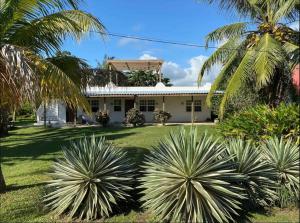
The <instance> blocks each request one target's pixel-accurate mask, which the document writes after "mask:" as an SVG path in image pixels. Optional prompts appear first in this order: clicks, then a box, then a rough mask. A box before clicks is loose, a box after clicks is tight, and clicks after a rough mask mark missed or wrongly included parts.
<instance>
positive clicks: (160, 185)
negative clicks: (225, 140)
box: [141, 129, 243, 222]
mask: <svg viewBox="0 0 300 223" xmlns="http://www.w3.org/2000/svg"><path fill="white" fill-rule="evenodd" d="M224 151H225V148H224V147H223V146H222V145H218V141H216V140H213V138H212V137H208V136H207V135H203V136H201V137H200V138H198V137H197V132H196V130H195V129H191V131H190V132H188V131H185V130H184V129H182V130H181V131H180V132H179V133H174V132H173V133H171V134H170V136H169V137H168V138H166V139H164V140H163V141H161V142H160V143H159V145H158V146H157V147H155V148H154V149H153V150H151V153H150V155H148V156H147V157H146V161H145V163H144V168H145V170H144V174H145V175H144V176H143V177H142V178H141V182H142V186H141V187H142V188H144V191H143V194H144V195H143V197H142V201H144V204H143V206H144V207H145V208H148V209H149V210H150V211H151V212H153V213H154V214H155V216H157V217H158V220H159V221H162V220H170V221H171V222H181V221H185V222H227V221H230V220H233V218H234V217H235V216H237V215H238V213H237V212H238V211H237V209H239V205H240V202H239V200H240V199H242V198H243V196H242V195H240V194H241V190H240V189H239V188H238V187H236V186H233V185H232V184H231V183H230V182H232V181H237V180H239V179H240V178H241V176H239V175H238V174H234V173H233V170H232V169H231V167H230V164H229V162H228V161H229V159H230V158H229V157H225V156H224V157H221V156H220V154H222V153H224Z"/></svg>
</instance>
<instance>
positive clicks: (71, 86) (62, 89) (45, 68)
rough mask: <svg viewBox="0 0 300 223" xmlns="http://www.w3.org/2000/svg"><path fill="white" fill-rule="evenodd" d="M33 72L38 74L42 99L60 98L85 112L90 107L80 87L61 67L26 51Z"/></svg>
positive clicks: (88, 111)
mask: <svg viewBox="0 0 300 223" xmlns="http://www.w3.org/2000/svg"><path fill="white" fill-rule="evenodd" d="M26 56H27V58H29V60H30V61H31V63H32V65H33V67H34V68H35V72H37V73H38V74H39V90H38V92H39V95H40V97H41V98H43V100H46V101H49V100H51V99H54V100H56V99H61V100H62V101H64V102H66V103H68V104H69V105H71V106H72V107H81V108H83V109H84V110H85V111H86V112H87V113H91V108H90V106H89V104H88V102H87V100H86V98H85V97H84V96H83V94H82V92H81V91H80V88H78V87H77V86H76V84H75V83H74V82H73V81H72V80H71V79H70V78H69V77H68V75H67V74H65V73H64V72H63V71H62V70H61V69H59V68H58V67H57V66H55V65H54V64H53V63H50V62H49V61H47V60H46V59H43V58H41V57H39V56H37V55H35V54H32V53H31V52H29V51H27V52H26Z"/></svg>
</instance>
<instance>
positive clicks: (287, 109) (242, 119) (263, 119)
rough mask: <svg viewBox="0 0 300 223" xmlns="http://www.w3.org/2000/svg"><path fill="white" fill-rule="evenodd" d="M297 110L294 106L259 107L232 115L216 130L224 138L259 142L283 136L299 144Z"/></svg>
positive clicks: (299, 129) (299, 132)
mask: <svg viewBox="0 0 300 223" xmlns="http://www.w3.org/2000/svg"><path fill="white" fill-rule="evenodd" d="M299 109H300V106H299V105H295V104H289V105H286V104H280V105H279V106H278V107H276V108H270V107H268V106H267V105H259V106H255V107H253V108H250V109H247V110H244V111H241V112H240V113H237V114H235V115H232V116H231V117H229V118H227V119H226V120H224V121H223V122H221V123H220V124H219V125H218V126H217V129H218V130H219V133H220V134H222V135H223V136H225V137H238V138H243V139H252V140H255V141H260V140H263V139H269V138H271V137H272V136H277V137H281V136H284V137H285V138H292V139H294V140H297V141H298V142H300V117H299Z"/></svg>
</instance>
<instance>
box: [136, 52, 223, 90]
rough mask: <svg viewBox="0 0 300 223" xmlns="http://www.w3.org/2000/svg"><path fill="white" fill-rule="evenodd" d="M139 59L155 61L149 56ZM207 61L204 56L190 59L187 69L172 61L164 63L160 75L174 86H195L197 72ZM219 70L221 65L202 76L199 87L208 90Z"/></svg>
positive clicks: (145, 55)
mask: <svg viewBox="0 0 300 223" xmlns="http://www.w3.org/2000/svg"><path fill="white" fill-rule="evenodd" d="M139 59H157V57H155V56H152V55H150V54H143V55H142V56H141V57H140V58H139ZM206 59H207V57H206V56H203V55H200V56H197V57H192V58H191V59H190V60H189V62H188V64H189V66H188V67H181V66H180V65H179V64H177V63H174V62H172V61H165V62H164V64H163V66H162V73H163V74H164V75H165V77H168V78H170V79H171V83H172V84H173V85H175V86H196V85H197V79H198V74H199V71H200V69H201V67H202V65H203V63H204V61H205V60H206ZM220 69H221V65H215V66H213V67H212V69H210V71H209V72H208V73H207V74H205V75H204V77H203V81H202V84H201V86H203V87H205V88H210V86H211V83H212V82H213V81H214V80H215V78H216V76H217V74H218V73H219V71H220Z"/></svg>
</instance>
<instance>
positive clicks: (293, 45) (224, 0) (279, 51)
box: [198, 0, 299, 117]
mask: <svg viewBox="0 0 300 223" xmlns="http://www.w3.org/2000/svg"><path fill="white" fill-rule="evenodd" d="M208 1H209V2H217V3H219V4H220V6H221V7H223V8H226V9H233V10H235V11H237V12H238V13H240V15H242V16H244V17H245V18H247V19H248V20H250V22H238V23H233V24H229V25H225V26H223V27H220V28H218V29H216V30H215V31H213V32H211V33H209V34H208V35H207V36H206V45H207V46H208V44H211V43H216V42H220V41H225V42H224V44H222V45H221V46H220V47H219V48H218V49H217V50H216V51H215V52H214V53H213V54H212V55H211V56H210V57H209V58H208V59H207V60H206V61H205V63H204V64H203V66H202V68H201V71H200V73H199V79H198V81H199V82H201V79H202V77H203V75H204V74H205V73H206V72H207V71H209V69H210V68H211V67H212V66H213V65H214V64H216V63H220V62H221V63H222V64H223V67H222V69H221V71H220V73H219V74H218V76H217V78H216V80H215V81H214V83H213V84H212V87H211V90H210V92H209V94H208V97H207V104H208V106H211V99H212V96H213V93H214V92H215V91H216V90H218V89H220V87H222V86H223V87H224V88H225V92H224V95H223V98H222V101H221V104H220V112H219V115H220V116H221V117H223V115H224V108H225V105H226V103H227V101H228V99H230V98H232V97H233V96H234V95H235V94H237V93H238V92H239V89H241V88H244V87H247V86H249V85H252V86H254V89H255V90H256V91H257V92H261V93H263V95H265V96H266V98H265V100H266V102H267V103H269V104H270V105H273V106H274V105H276V104H277V103H278V102H279V101H281V100H283V97H284V95H285V93H286V92H285V90H286V89H287V88H288V87H289V85H290V84H291V71H292V70H293V68H294V67H295V65H296V64H297V63H298V61H299V31H295V30H293V29H291V28H290V27H289V26H288V24H289V23H290V22H293V21H295V20H297V18H299V2H298V1H297V0H276V1H274V0H215V1H214V0H208Z"/></svg>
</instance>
